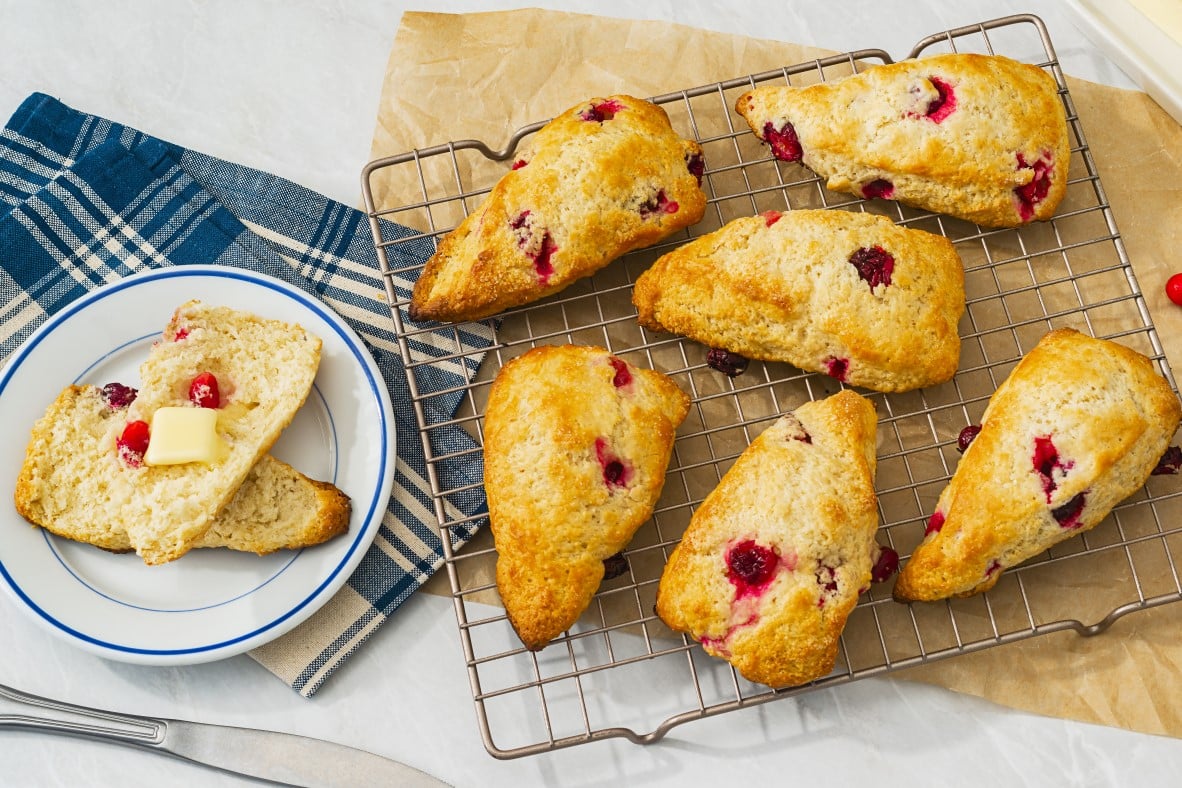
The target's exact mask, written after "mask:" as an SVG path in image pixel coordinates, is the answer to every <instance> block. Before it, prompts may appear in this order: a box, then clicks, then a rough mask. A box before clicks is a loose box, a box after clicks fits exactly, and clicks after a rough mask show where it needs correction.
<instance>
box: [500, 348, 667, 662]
mask: <svg viewBox="0 0 1182 788" xmlns="http://www.w3.org/2000/svg"><path fill="white" fill-rule="evenodd" d="M689 402H690V400H689V397H688V396H687V395H686V394H685V393H684V392H683V391H682V390H681V389H680V388H678V387H677V385H676V384H675V383H674V382H673V381H672V380H671V379H670V378H668V377H667V376H665V375H664V374H662V373H660V372H656V371H653V370H648V369H641V368H638V367H635V366H633V365H631V364H628V363H626V362H624V361H623V360H622V359H619V358H617V357H615V356H613V355H612V354H611V353H609V352H608V351H607V350H604V349H602V348H593V347H580V346H573V345H565V346H560V347H559V346H543V347H538V348H535V349H533V350H531V351H529V352H528V353H526V354H525V355H523V356H519V357H518V358H516V359H513V360H512V361H510V362H508V363H507V364H505V366H504V367H502V368H501V370H500V371H499V372H498V374H497V376H496V379H495V380H494V381H493V384H492V387H491V390H490V391H489V398H488V405H487V407H486V410H485V421H484V487H485V491H486V493H487V495H488V507H489V521H490V526H491V528H492V532H493V540H494V543H495V545H496V550H497V567H496V577H497V588H498V590H499V592H500V595H501V599H502V601H503V602H504V605H505V611H506V613H507V614H508V617H509V621H510V623H511V624H512V625H513V628H514V629H515V630H516V632H517V634H518V636H519V637H520V638H521V641H522V642H523V643H524V644H525V646H526V647H527V648H529V649H532V650H539V649H541V648H543V647H544V646H545V645H546V644H547V643H549V642H550V641H551V640H552V639H553V638H555V637H557V636H558V635H560V634H561V633H562V632H563V631H565V630H566V629H568V628H569V627H570V626H571V625H572V624H574V623H575V621H576V620H577V619H578V617H579V615H580V614H582V612H583V611H584V610H585V609H586V608H587V606H588V605H589V604H590V603H591V599H592V597H593V596H594V594H595V592H596V591H597V590H598V588H599V585H600V582H601V581H602V580H603V576H604V563H603V562H604V559H606V558H609V557H610V556H612V555H614V554H616V553H618V552H620V551H621V550H622V549H623V548H624V547H625V546H626V545H627V544H628V542H629V541H630V540H631V539H632V536H633V534H634V533H635V532H636V529H637V528H639V527H640V525H641V524H643V523H644V522H645V521H646V520H647V519H648V518H649V517H650V516H651V514H652V510H653V507H654V506H655V504H656V501H657V498H658V497H659V496H660V494H661V489H662V487H663V485H664V482H665V472H666V467H667V466H668V464H669V458H670V456H671V454H672V450H673V440H674V434H675V431H676V429H677V427H678V425H680V424H681V422H682V421H683V420H684V419H685V417H686V414H687V413H688V411H689Z"/></svg>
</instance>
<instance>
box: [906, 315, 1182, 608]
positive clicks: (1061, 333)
mask: <svg viewBox="0 0 1182 788" xmlns="http://www.w3.org/2000/svg"><path fill="white" fill-rule="evenodd" d="M1180 418H1182V406H1180V405H1179V402H1178V398H1177V396H1176V395H1175V394H1174V392H1173V391H1172V390H1171V389H1170V386H1169V384H1168V383H1167V382H1166V380H1165V379H1164V378H1163V377H1161V376H1160V375H1159V374H1158V373H1157V371H1156V369H1155V368H1154V365H1153V362H1152V361H1150V360H1149V359H1148V358H1146V357H1145V356H1143V355H1141V354H1140V353H1137V352H1136V351H1133V350H1131V349H1129V348H1127V347H1125V346H1123V345H1120V344H1118V343H1116V342H1112V341H1108V340H1102V339H1092V338H1090V337H1087V336H1085V335H1083V334H1080V333H1078V332H1076V331H1073V330H1070V329H1060V330H1056V331H1052V332H1050V333H1049V334H1047V335H1046V336H1045V337H1043V339H1042V340H1041V341H1040V342H1039V343H1038V345H1037V346H1036V347H1035V348H1034V349H1033V350H1031V351H1030V353H1028V354H1027V355H1026V357H1025V358H1023V359H1022V361H1021V362H1019V364H1018V365H1017V366H1016V367H1015V368H1014V370H1013V372H1011V373H1010V375H1009V377H1008V378H1006V380H1005V381H1004V382H1003V383H1002V384H1001V386H999V387H998V389H997V391H996V392H995V393H994V394H993V396H992V397H991V398H990V400H989V405H988V407H987V408H986V410H985V413H984V416H983V418H982V422H981V432H980V433H979V434H978V435H977V437H976V438H975V439H974V440H973V442H972V443H971V444H970V445H969V447H968V450H967V451H965V453H964V456H963V457H961V459H960V463H959V464H958V466H957V468H956V472H955V474H954V475H953V477H952V479H951V481H950V482H949V484H948V486H947V487H946V488H945V489H944V491H943V492H942V493H941V495H940V498H939V501H938V502H937V505H936V511H937V512H939V515H937V517H943V525H942V526H941V527H940V528H939V530H938V531H936V532H933V533H931V534H929V535H928V536H927V537H926V538H925V540H924V542H923V543H921V544H920V545H919V546H918V547H917V548H916V550H915V552H914V553H913V555H912V556H911V558H910V560H909V561H908V562H907V564H906V565H905V566H904V567H903V570H902V572H901V573H900V574H899V578H898V580H897V581H896V584H895V590H894V595H895V598H896V599H898V600H900V601H913V600H916V601H932V600H938V599H944V598H947V597H952V596H969V595H972V594H977V593H980V592H982V591H987V590H988V589H990V588H992V587H993V586H994V585H995V584H996V583H997V581H998V578H999V577H1000V576H1001V573H1002V571H1004V570H1005V569H1006V568H1008V567H1011V566H1014V565H1016V564H1019V563H1021V562H1022V561H1025V560H1027V559H1028V558H1031V557H1033V556H1035V555H1037V554H1039V553H1041V552H1042V551H1043V550H1046V549H1047V548H1048V547H1050V546H1051V545H1053V544H1056V543H1058V542H1061V541H1063V540H1064V539H1069V538H1071V537H1073V536H1075V535H1077V534H1080V533H1083V532H1084V531H1087V530H1088V529H1090V528H1093V527H1095V526H1096V525H1097V524H1099V523H1100V521H1101V520H1103V519H1104V518H1105V517H1106V516H1107V515H1108V512H1109V511H1110V510H1111V509H1112V507H1113V506H1115V505H1116V504H1117V503H1119V502H1120V501H1122V500H1123V499H1125V498H1126V497H1128V496H1129V495H1130V494H1131V493H1133V492H1134V491H1135V490H1137V489H1138V488H1140V487H1141V486H1142V485H1143V484H1145V481H1146V479H1148V478H1149V475H1150V473H1151V472H1152V471H1153V468H1154V467H1155V465H1156V464H1157V462H1158V460H1159V459H1160V458H1161V456H1162V454H1163V453H1164V452H1165V450H1166V448H1167V447H1168V446H1169V442H1170V440H1171V438H1172V437H1173V435H1174V432H1175V431H1176V430H1177V428H1178V423H1179V419H1180Z"/></svg>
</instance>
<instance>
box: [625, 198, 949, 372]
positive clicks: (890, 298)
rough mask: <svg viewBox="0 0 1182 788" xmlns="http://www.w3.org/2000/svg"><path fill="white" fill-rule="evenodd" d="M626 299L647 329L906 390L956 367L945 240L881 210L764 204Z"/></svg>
mask: <svg viewBox="0 0 1182 788" xmlns="http://www.w3.org/2000/svg"><path fill="white" fill-rule="evenodd" d="M632 300H633V303H634V304H635V305H636V308H637V312H638V317H639V320H640V324H641V325H643V326H645V327H647V328H652V329H657V330H664V331H671V332H674V333H677V334H683V335H685V336H688V337H689V338H691V339H694V340H696V341H698V342H701V343H703V344H706V345H709V346H711V347H718V348H724V349H726V350H729V351H731V352H733V353H738V354H740V355H743V356H746V357H748V358H756V359H762V360H765V361H786V362H788V363H791V364H794V365H796V366H798V367H800V368H801V369H805V370H809V371H811V372H824V373H827V374H829V375H832V376H834V377H836V378H837V379H838V380H841V381H844V382H846V383H850V384H852V385H855V386H864V387H866V388H870V389H875V390H877V391H907V390H909V389H915V388H920V387H923V386H929V385H933V384H936V383H943V382H944V381H947V380H948V379H950V378H951V377H952V376H953V374H955V372H956V368H957V365H958V363H959V360H960V337H959V335H958V334H957V323H958V322H959V321H960V317H961V315H962V314H963V313H964V305H965V296H964V268H963V266H962V264H961V261H960V257H959V256H958V255H957V253H956V250H955V249H954V248H953V246H952V244H951V243H950V242H949V241H948V239H946V238H944V237H942V236H938V235H933V234H932V233H927V232H924V231H922V230H911V229H907V228H903V227H898V226H897V225H895V224H894V223H893V222H891V221H890V220H889V219H887V218H886V217H883V216H875V215H873V214H867V213H856V212H850V211H834V210H828V211H827V210H797V211H786V212H784V213H778V212H776V211H769V212H767V213H765V214H762V215H760V216H750V217H744V218H741V219H735V220H733V221H731V222H729V223H727V224H726V225H725V226H724V227H722V228H721V229H719V230H716V231H715V232H713V233H710V234H708V235H704V236H701V237H700V238H696V239H694V240H693V241H691V242H690V243H688V244H685V245H684V246H681V247H678V248H677V249H675V250H673V251H672V252H669V253H668V254H666V255H664V256H663V257H661V258H660V259H659V260H657V262H656V263H654V264H653V266H652V267H651V268H650V269H649V270H647V271H645V272H644V273H643V274H641V276H640V278H639V279H638V280H637V282H636V286H635V288H634V290H633V294H632Z"/></svg>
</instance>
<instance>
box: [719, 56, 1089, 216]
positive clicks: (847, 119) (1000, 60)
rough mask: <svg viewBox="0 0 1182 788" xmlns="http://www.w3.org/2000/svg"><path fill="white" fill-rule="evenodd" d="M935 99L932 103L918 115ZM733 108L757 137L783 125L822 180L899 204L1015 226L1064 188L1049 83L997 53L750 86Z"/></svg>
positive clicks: (1050, 204)
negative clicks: (885, 188) (885, 189)
mask: <svg viewBox="0 0 1182 788" xmlns="http://www.w3.org/2000/svg"><path fill="white" fill-rule="evenodd" d="M938 84H939V85H942V87H937V85H938ZM942 91H943V92H944V93H946V94H948V95H950V96H951V98H947V97H945V99H943V100H942V99H941V97H940V93H941V92H942ZM941 101H943V106H944V109H943V111H937V112H935V113H933V114H931V115H929V114H928V113H929V111H930V110H931V108H933V107H938V106H940V103H941ZM933 102H935V103H933ZM735 110H736V112H738V113H739V114H740V115H742V116H743V117H744V118H745V119H746V120H747V123H748V124H749V125H750V126H751V130H752V131H754V132H755V134H756V135H757V136H759V137H760V139H765V138H766V137H767V134H766V133H765V129H766V128H767V126H768V124H771V128H772V129H774V130H780V129H782V128H783V126H784V124H785V123H791V124H792V126H793V129H794V130H795V133H796V136H797V137H798V139H799V143H800V148H801V151H802V154H803V158H802V159H801V161H803V163H804V164H805V165H806V166H808V167H809V168H810V169H812V170H813V171H814V172H816V173H817V174H818V175H820V176H822V177H824V178H827V179H828V182H827V184H826V185H827V186H828V187H829V188H830V189H833V190H835V191H843V192H849V193H851V194H855V195H857V196H859V197H862V196H874V195H873V192H872V191H867V190H866V187H867V186H868V185H869V184H871V183H872V182H874V181H876V180H880V179H881V180H883V181H886V182H888V183H889V184H890V185H891V186H892V187H893V193H892V194H891V195H890V197H891V198H892V199H896V200H898V201H900V202H903V203H907V204H909V205H914V206H917V207H920V208H925V209H927V210H931V211H938V212H941V213H946V214H949V215H951V216H956V217H960V218H962V219H966V220H968V221H972V222H976V223H978V224H980V225H983V226H986V227H1016V226H1019V225H1021V224H1024V223H1026V222H1029V221H1034V220H1045V219H1049V218H1050V217H1051V216H1052V215H1053V214H1054V212H1055V209H1056V208H1057V207H1058V205H1059V202H1060V201H1061V200H1062V198H1063V195H1064V194H1065V193H1066V189H1067V169H1068V162H1069V159H1070V154H1071V151H1070V141H1069V138H1068V132H1067V119H1066V112H1065V111H1064V107H1063V102H1062V100H1061V99H1060V98H1059V93H1058V85H1057V84H1056V83H1055V80H1054V78H1053V77H1051V75H1050V74H1048V73H1047V72H1046V71H1044V70H1043V69H1041V68H1038V67H1036V66H1032V65H1028V64H1025V63H1019V62H1017V61H1014V60H1011V59H1009V58H1005V57H1001V56H990V55H977V54H945V55H935V56H932V57H926V58H921V59H918V60H905V61H902V62H899V63H894V64H890V65H882V66H874V67H872V68H868V69H866V70H865V71H863V72H861V73H860V74H855V75H852V76H850V77H846V78H844V79H839V80H835V81H833V82H826V83H821V84H817V85H809V86H807V87H800V88H797V87H761V88H755V89H754V90H751V91H748V92H747V93H745V94H743V95H742V96H740V97H739V99H738V101H737V102H736V105H735ZM945 113H946V114H945ZM934 118H939V120H938V121H937V120H934ZM1044 168H1049V169H1047V170H1046V173H1045V174H1044V173H1043V172H1042V171H1043V169H1044ZM1032 182H1033V183H1032ZM878 185H879V186H881V184H878ZM873 188H874V187H871V190H873ZM1024 188H1025V191H1026V192H1027V194H1026V196H1027V198H1028V199H1029V204H1027V205H1024V204H1023V200H1022V199H1021V198H1020V196H1019V190H1023V189H1024ZM1044 190H1045V191H1044Z"/></svg>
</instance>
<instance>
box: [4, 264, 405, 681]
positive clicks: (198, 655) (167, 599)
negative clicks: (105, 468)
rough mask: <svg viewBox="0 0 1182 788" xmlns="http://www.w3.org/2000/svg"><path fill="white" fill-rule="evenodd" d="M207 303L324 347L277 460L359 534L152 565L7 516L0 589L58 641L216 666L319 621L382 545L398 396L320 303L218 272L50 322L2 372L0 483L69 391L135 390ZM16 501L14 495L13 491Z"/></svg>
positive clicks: (167, 271)
mask: <svg viewBox="0 0 1182 788" xmlns="http://www.w3.org/2000/svg"><path fill="white" fill-rule="evenodd" d="M192 298H197V299H200V300H202V301H205V302H207V303H211V304H219V305H224V306H230V307H234V308H237V309H245V310H248V311H251V312H254V313H255V314H258V315H261V316H263V317H269V318H275V319H279V320H286V321H288V322H293V323H299V324H300V325H302V326H304V327H305V328H306V329H308V330H309V331H311V332H312V333H314V334H316V335H317V336H319V337H320V338H321V340H322V341H323V343H324V345H323V349H322V351H321V361H320V369H319V371H318V373H317V376H316V381H315V384H314V385H313V389H312V393H311V394H310V395H309V397H308V400H307V402H306V403H305V404H304V406H303V407H302V408H301V409H300V411H299V412H298V413H297V414H296V417H295V419H294V420H293V421H292V423H291V425H290V426H289V427H288V428H287V430H286V431H284V433H283V435H282V437H280V439H279V441H278V442H277V443H276V444H275V446H274V447H273V448H272V454H274V455H275V456H276V457H277V458H279V459H281V460H284V461H285V462H287V463H289V464H291V465H293V466H295V467H296V468H297V469H298V470H300V471H302V472H303V473H305V474H306V475H308V476H310V477H312V478H314V479H322V480H326V481H331V482H333V483H334V484H336V485H337V487H339V488H341V489H342V490H343V491H344V492H345V493H346V494H347V495H349V497H350V498H351V499H352V503H353V516H352V520H351V522H350V524H349V532H348V534H345V535H344V536H341V537H337V538H336V539H333V540H331V541H329V542H327V543H325V544H323V545H319V546H317V547H313V548H308V549H305V550H299V551H280V552H279V553H275V554H272V555H269V556H256V555H254V554H250V553H236V552H234V551H231V550H225V549H209V550H207V549H201V550H193V551H190V552H189V553H188V554H187V555H185V556H183V557H182V558H180V559H178V560H176V561H173V562H172V563H169V564H165V565H163V566H155V567H149V566H145V565H144V564H143V562H142V561H140V559H139V558H138V557H136V556H135V555H134V554H124V555H117V554H113V553H107V552H105V551H103V550H99V549H97V548H94V547H90V546H89V545H83V544H78V543H75V542H71V541H69V540H66V539H60V538H58V537H56V536H53V535H51V534H48V533H47V532H45V531H43V530H42V529H40V528H35V527H32V526H30V525H29V524H28V523H27V522H25V520H24V519H23V518H21V517H20V516H19V515H18V514H17V513H16V511H15V509H13V508H12V507H11V506H9V507H7V509H6V510H5V511H4V512H3V513H0V585H2V586H3V587H4V589H5V591H7V592H8V596H9V597H10V598H11V599H12V600H13V601H14V602H15V603H16V604H17V606H18V607H20V608H21V609H22V610H24V611H25V612H26V613H28V614H29V615H30V616H32V619H33V620H34V621H35V622H37V623H38V624H40V625H42V626H43V627H45V628H46V629H48V630H49V631H50V632H52V633H53V634H54V635H57V636H59V637H61V638H63V639H65V640H66V641H67V642H70V643H72V644H73V645H75V646H78V647H81V648H83V649H86V650H87V651H91V652H93V653H96V654H98V655H100V656H103V657H106V658H108V659H114V660H119V661H123V662H134V663H140V664H152V665H183V664H192V663H197V662H208V661H211V660H215V659H222V658H225V657H229V656H233V655H235V654H239V653H242V652H244V651H247V650H249V649H252V648H255V647H257V646H261V645H262V644H264V643H266V642H268V641H270V640H273V639H274V638H276V637H278V636H280V635H282V634H284V633H285V632H287V631H289V630H290V629H292V628H293V627H295V626H296V625H297V624H299V623H300V622H302V621H304V620H305V619H307V618H308V617H309V616H311V615H312V614H313V613H314V612H316V610H317V609H319V608H320V607H321V605H323V604H324V603H325V602H327V601H328V600H329V598H331V597H332V595H333V594H334V593H336V591H337V590H338V589H340V587H341V586H342V585H343V584H344V583H345V582H346V581H347V580H348V578H349V576H350V575H351V574H352V572H353V570H354V569H355V568H356V567H357V564H358V563H359V562H360V561H361V559H362V557H363V556H364V555H365V552H366V550H367V549H368V548H369V546H370V543H371V542H372V541H373V539H374V537H375V536H376V535H377V532H378V528H379V527H380V526H381V523H382V517H383V516H384V515H385V513H386V509H387V504H388V502H389V498H390V491H391V488H392V486H393V483H394V466H395V437H396V436H395V427H394V419H393V415H392V411H391V408H390V398H389V393H388V391H387V389H386V385H385V383H384V381H383V380H382V376H381V373H380V372H379V371H378V369H377V367H376V366H375V364H374V362H373V359H372V357H371V356H370V354H369V352H368V351H367V350H366V349H365V346H364V345H363V344H362V342H361V340H360V339H359V338H358V337H357V335H356V334H355V333H354V332H353V330H352V329H351V328H349V326H348V325H346V324H345V323H344V322H343V321H342V320H341V318H340V317H339V316H338V315H337V314H336V313H335V312H333V311H332V310H331V309H329V308H328V307H326V306H325V305H324V304H323V303H321V302H320V301H318V300H317V299H315V298H314V297H312V296H310V295H308V294H307V293H304V292H302V291H301V290H298V289H296V288H294V287H292V286H290V285H288V284H286V283H284V282H280V281H279V280H277V279H274V278H271V277H268V276H265V275H262V274H256V273H253V272H250V271H245V270H242V269H235V268H226V267H221V266H180V267H174V268H164V269H159V270H154V271H147V272H144V273H141V274H136V275H135V276H130V277H127V278H126V279H122V280H120V281H118V282H115V283H113V284H110V285H107V286H104V287H102V288H99V289H97V290H95V291H93V292H91V293H89V294H87V295H86V296H84V297H83V298H81V299H79V300H77V301H75V302H73V303H71V304H70V305H69V306H68V307H66V308H65V309H63V310H62V311H60V312H58V313H57V314H56V315H54V316H53V317H52V318H50V319H49V321H47V322H46V323H45V324H44V325H42V326H41V327H40V328H39V329H38V330H37V331H36V332H35V333H34V334H32V335H31V336H30V337H29V339H28V340H27V341H26V342H25V343H24V345H22V346H21V347H20V349H18V350H17V351H16V352H14V353H13V354H12V356H11V357H10V358H9V360H8V362H7V365H6V366H5V367H4V369H3V371H2V372H0V405H2V408H3V409H2V412H3V414H4V419H5V422H6V424H7V426H8V429H9V431H10V432H9V435H10V436H11V437H12V439H11V440H10V441H8V442H7V443H6V445H4V446H3V447H2V448H0V479H6V480H8V483H9V484H10V485H13V486H15V484H16V477H17V474H18V473H19V470H20V466H21V463H22V462H23V460H24V450H25V441H26V440H27V435H28V431H29V429H30V428H31V427H32V425H33V423H34V422H35V421H36V420H37V419H38V418H39V417H40V416H41V415H42V413H44V411H45V408H46V407H47V406H48V405H49V403H50V402H52V401H53V399H54V398H55V397H56V396H57V394H58V392H60V391H61V389H63V388H64V387H65V386H67V385H70V384H71V383H94V384H98V385H102V384H104V383H109V382H112V381H118V382H121V383H124V384H127V385H138V382H139V376H138V373H137V369H138V367H139V363H140V362H141V361H142V360H143V359H144V358H145V357H146V355H147V353H148V350H149V348H150V347H151V344H152V343H153V342H154V341H156V339H157V338H158V337H159V335H160V332H161V331H162V330H163V328H164V326H165V324H166V323H167V322H168V319H169V317H170V316H171V315H172V312H173V310H174V309H175V308H176V307H177V306H179V305H180V304H182V303H184V302H185V301H187V300H189V299H192ZM10 489H11V488H10Z"/></svg>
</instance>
